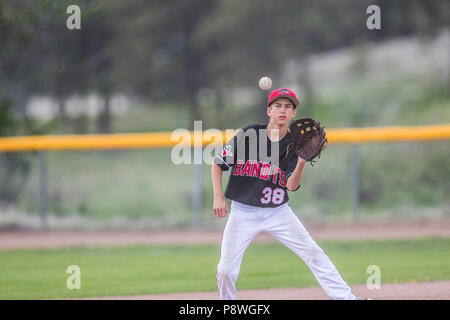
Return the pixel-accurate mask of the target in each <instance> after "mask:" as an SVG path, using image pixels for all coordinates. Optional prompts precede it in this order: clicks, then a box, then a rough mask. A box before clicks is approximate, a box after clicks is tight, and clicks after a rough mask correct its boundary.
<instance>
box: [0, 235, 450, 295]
mask: <svg viewBox="0 0 450 320" xmlns="http://www.w3.org/2000/svg"><path fill="white" fill-rule="evenodd" d="M319 245H320V246H321V247H322V248H323V249H324V250H325V252H326V253H327V254H328V256H329V257H330V258H331V260H332V261H333V262H334V264H335V265H336V266H337V268H338V270H339V271H340V273H341V274H342V276H343V277H344V279H345V280H346V281H347V282H348V283H349V284H351V285H356V284H364V283H365V282H366V281H367V278H368V276H369V274H367V273H366V270H367V267H368V266H369V265H378V266H379V267H380V269H381V284H383V283H390V282H395V281H396V282H410V281H417V282H419V281H434V280H448V279H450V256H449V255H448V252H449V250H450V238H424V239H417V240H401V241H399V240H396V241H393V240H392V241H363V242H356V241H339V242H336V241H333V242H328V241H323V242H319ZM219 255H220V249H219V246H218V245H199V246H134V247H120V248H113V247H111V248H72V249H58V250H50V249H49V250H10V251H1V252H0V299H47V298H50V299H53V298H74V297H94V296H99V297H100V296H114V295H138V294H152V293H170V292H191V291H214V290H216V282H215V275H216V266H217V263H218V260H219ZM70 265H78V266H79V267H80V269H81V289H80V290H76V289H74V290H69V289H67V288H66V281H67V278H68V277H69V276H70V275H69V274H67V273H66V269H67V267H68V266H70ZM309 286H317V282H316V280H315V279H314V278H313V276H312V273H311V272H310V270H309V269H308V268H307V267H306V265H305V264H304V263H303V262H302V261H301V260H300V259H298V258H297V257H296V256H295V255H294V254H293V253H292V252H291V251H289V250H288V249H287V248H285V247H284V246H282V245H281V244H279V243H271V244H256V243H255V244H252V245H251V246H250V247H249V248H248V249H247V252H246V254H245V256H244V260H243V263H242V268H241V273H240V277H239V279H238V281H237V288H238V289H262V288H287V287H309Z"/></svg>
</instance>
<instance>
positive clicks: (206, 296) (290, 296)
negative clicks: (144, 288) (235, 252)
mask: <svg viewBox="0 0 450 320" xmlns="http://www.w3.org/2000/svg"><path fill="white" fill-rule="evenodd" d="M352 289H353V293H354V294H355V295H356V296H358V297H362V298H371V299H373V300H450V281H436V282H419V283H401V284H392V283H389V284H381V287H380V289H372V290H369V289H368V288H367V287H366V286H365V285H359V286H353V287H352ZM93 299H104V300H217V299H219V295H218V293H217V292H216V291H214V292H188V293H170V294H153V295H140V296H122V297H102V298H93ZM238 300H330V298H329V297H328V296H327V295H325V293H324V291H323V290H322V289H321V288H320V287H313V288H298V289H266V290H242V291H239V292H238Z"/></svg>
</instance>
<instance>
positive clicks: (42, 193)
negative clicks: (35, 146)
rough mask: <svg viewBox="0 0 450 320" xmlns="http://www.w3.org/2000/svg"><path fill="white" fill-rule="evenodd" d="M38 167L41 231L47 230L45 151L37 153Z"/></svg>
mask: <svg viewBox="0 0 450 320" xmlns="http://www.w3.org/2000/svg"><path fill="white" fill-rule="evenodd" d="M37 155H38V166H39V206H40V211H41V229H42V231H47V230H48V223H47V157H46V153H45V151H38V154H37Z"/></svg>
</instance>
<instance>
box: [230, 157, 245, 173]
mask: <svg viewBox="0 0 450 320" xmlns="http://www.w3.org/2000/svg"><path fill="white" fill-rule="evenodd" d="M243 164H244V161H242V160H238V161H236V164H235V166H234V170H233V175H235V176H238V175H239V174H240V173H241V168H242V165H243Z"/></svg>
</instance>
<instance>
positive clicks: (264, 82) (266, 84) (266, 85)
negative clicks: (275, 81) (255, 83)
mask: <svg viewBox="0 0 450 320" xmlns="http://www.w3.org/2000/svg"><path fill="white" fill-rule="evenodd" d="M259 87H260V88H261V89H263V90H269V89H270V88H272V79H270V78H269V77H262V78H261V79H259Z"/></svg>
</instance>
